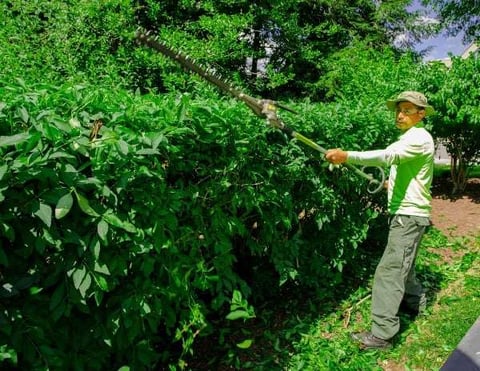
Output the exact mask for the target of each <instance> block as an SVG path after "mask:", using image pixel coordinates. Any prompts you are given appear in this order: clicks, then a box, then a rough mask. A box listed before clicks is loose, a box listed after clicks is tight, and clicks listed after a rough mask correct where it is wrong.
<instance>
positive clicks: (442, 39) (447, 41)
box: [409, 0, 468, 61]
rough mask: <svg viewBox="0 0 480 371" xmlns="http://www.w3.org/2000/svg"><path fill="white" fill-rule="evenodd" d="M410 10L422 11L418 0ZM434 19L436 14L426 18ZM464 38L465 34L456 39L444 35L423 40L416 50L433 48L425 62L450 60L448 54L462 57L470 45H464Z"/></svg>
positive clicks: (415, 0)
mask: <svg viewBox="0 0 480 371" xmlns="http://www.w3.org/2000/svg"><path fill="white" fill-rule="evenodd" d="M409 9H412V10H418V9H422V6H421V5H420V4H419V1H418V0H414V1H413V3H412V5H411V6H410V7H409ZM432 18H435V14H432V13H430V14H428V16H426V17H425V20H426V21H427V20H432ZM462 37H463V34H459V35H457V36H456V37H451V36H447V35H445V34H444V33H443V34H440V35H439V36H437V37H433V38H429V39H426V40H423V41H422V42H421V43H419V44H417V45H416V46H415V49H416V50H417V51H420V50H423V49H426V48H427V47H430V46H431V47H432V50H431V51H430V52H429V53H428V55H426V56H425V58H424V60H425V61H430V60H432V59H443V58H448V53H452V54H453V55H461V54H462V53H463V52H464V51H465V49H466V48H467V47H468V45H464V44H463V42H462Z"/></svg>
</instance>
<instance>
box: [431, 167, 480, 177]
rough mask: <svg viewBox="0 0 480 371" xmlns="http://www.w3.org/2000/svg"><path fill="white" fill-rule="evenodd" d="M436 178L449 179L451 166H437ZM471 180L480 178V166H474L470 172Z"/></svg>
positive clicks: (435, 169) (435, 170)
mask: <svg viewBox="0 0 480 371" xmlns="http://www.w3.org/2000/svg"><path fill="white" fill-rule="evenodd" d="M433 175H434V177H436V178H448V177H449V176H450V165H445V164H436V165H435V168H434V173H433ZM468 177H469V178H479V177H480V165H473V166H471V167H470V169H469V171H468Z"/></svg>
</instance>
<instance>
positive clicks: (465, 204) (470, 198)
mask: <svg viewBox="0 0 480 371" xmlns="http://www.w3.org/2000/svg"><path fill="white" fill-rule="evenodd" d="M451 189H452V185H451V184H450V183H449V182H448V181H443V182H439V181H437V182H436V183H435V184H434V185H433V188H432V194H433V200H432V223H433V225H434V227H435V228H437V229H439V230H441V231H442V232H443V233H444V234H445V235H446V236H450V237H478V236H480V179H479V178H474V179H470V180H469V182H468V184H467V187H466V189H465V192H464V194H463V196H452V195H451Z"/></svg>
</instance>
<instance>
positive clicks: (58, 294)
mask: <svg viewBox="0 0 480 371" xmlns="http://www.w3.org/2000/svg"><path fill="white" fill-rule="evenodd" d="M64 296H65V285H64V284H63V283H60V284H59V286H57V288H56V289H55V291H54V292H53V294H52V298H51V299H50V304H49V308H50V310H53V309H55V308H56V307H57V306H58V305H59V304H60V303H61V302H62V300H63V298H64Z"/></svg>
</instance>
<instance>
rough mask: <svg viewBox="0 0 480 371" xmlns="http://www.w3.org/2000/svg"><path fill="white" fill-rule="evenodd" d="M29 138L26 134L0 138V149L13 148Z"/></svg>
mask: <svg viewBox="0 0 480 371" xmlns="http://www.w3.org/2000/svg"><path fill="white" fill-rule="evenodd" d="M29 138H30V134H28V133H20V134H15V135H10V136H0V147H6V146H13V145H16V144H19V143H23V142H25V141H26V140H28V139H29Z"/></svg>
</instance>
